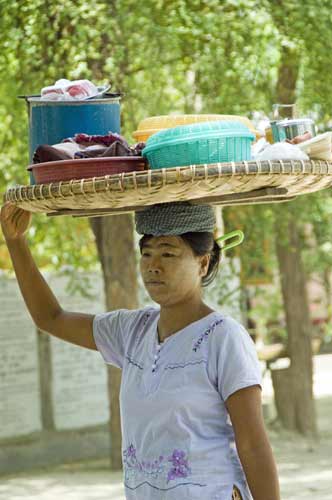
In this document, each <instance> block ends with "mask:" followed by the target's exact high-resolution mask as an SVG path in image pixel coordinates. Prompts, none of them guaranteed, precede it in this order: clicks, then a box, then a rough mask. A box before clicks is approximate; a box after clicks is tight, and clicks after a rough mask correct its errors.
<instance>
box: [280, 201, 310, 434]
mask: <svg viewBox="0 0 332 500" xmlns="http://www.w3.org/2000/svg"><path fill="white" fill-rule="evenodd" d="M279 208H280V210H278V215H279V218H278V219H279V220H277V221H276V251H277V256H278V261H279V270H280V278H281V289H282V296H283V302H284V309H285V314H286V324H287V332H288V352H289V356H290V360H291V364H290V367H289V368H288V369H287V370H282V372H283V373H281V372H279V373H278V371H277V372H276V373H275V374H273V373H272V380H273V385H274V390H275V400H276V407H277V411H278V416H279V418H280V420H281V421H282V423H283V424H284V426H285V427H286V428H289V429H293V430H297V431H299V432H301V433H302V434H307V435H314V434H316V419H315V408H314V400H313V384H312V375H313V364H312V347H311V322H310V315H309V306H308V297H307V289H306V277H305V272H304V268H303V263H302V259H301V243H300V237H299V230H298V227H297V221H296V216H295V214H294V213H293V212H292V211H291V210H289V209H288V207H279Z"/></svg>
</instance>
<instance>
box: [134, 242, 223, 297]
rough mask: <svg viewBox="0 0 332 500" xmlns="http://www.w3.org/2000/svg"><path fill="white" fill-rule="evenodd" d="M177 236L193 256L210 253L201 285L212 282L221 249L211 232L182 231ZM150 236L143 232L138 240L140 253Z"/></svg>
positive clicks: (216, 271) (216, 270) (204, 285)
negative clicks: (207, 266)
mask: <svg viewBox="0 0 332 500" xmlns="http://www.w3.org/2000/svg"><path fill="white" fill-rule="evenodd" d="M179 236H180V237H181V238H182V239H183V240H184V241H185V243H187V244H188V245H189V246H190V248H191V250H192V251H193V254H194V255H195V256H197V257H198V256H202V255H206V254H210V262H209V268H208V272H207V273H206V276H204V277H203V278H202V287H206V286H208V285H209V284H210V283H212V281H213V280H214V279H215V277H216V275H217V273H218V269H219V262H220V257H221V249H220V246H219V245H218V243H217V242H216V241H215V239H214V235H213V233H209V232H202V233H198V232H195V233H184V234H180V235H179ZM150 238H152V235H149V234H145V235H144V236H143V237H142V238H141V239H140V240H139V247H140V252H141V253H142V250H143V247H144V243H146V242H147V241H148V240H149V239H150Z"/></svg>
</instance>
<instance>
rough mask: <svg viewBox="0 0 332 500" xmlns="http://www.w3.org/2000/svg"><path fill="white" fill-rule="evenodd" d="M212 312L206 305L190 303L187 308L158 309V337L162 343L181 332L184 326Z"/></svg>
mask: <svg viewBox="0 0 332 500" xmlns="http://www.w3.org/2000/svg"><path fill="white" fill-rule="evenodd" d="M212 312H214V309H211V307H209V306H208V305H206V304H204V302H201V303H199V304H193V303H190V304H188V305H187V306H183V304H181V305H179V306H171V307H163V306H161V307H160V318H159V321H158V337H159V341H160V342H163V341H164V340H165V339H166V338H167V337H170V336H171V335H172V334H173V333H176V332H178V331H179V330H182V329H183V328H185V327H186V326H188V325H190V324H191V323H194V322H195V321H198V320H199V319H202V318H204V317H205V316H207V315H208V314H210V313H212Z"/></svg>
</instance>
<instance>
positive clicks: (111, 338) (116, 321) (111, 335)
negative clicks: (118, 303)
mask: <svg viewBox="0 0 332 500" xmlns="http://www.w3.org/2000/svg"><path fill="white" fill-rule="evenodd" d="M143 312H144V310H142V309H134V310H131V309H117V310H116V311H111V312H106V313H101V314H97V315H96V316H95V317H94V319H93V337H94V340H95V343H96V346H97V349H98V351H99V352H100V354H101V355H102V357H103V358H104V360H105V362H106V363H107V364H110V365H114V366H117V367H118V368H122V367H123V360H124V356H125V352H126V350H127V345H128V343H129V341H130V338H131V337H132V336H134V335H135V334H136V333H137V325H138V323H139V319H140V318H141V317H142V313H143Z"/></svg>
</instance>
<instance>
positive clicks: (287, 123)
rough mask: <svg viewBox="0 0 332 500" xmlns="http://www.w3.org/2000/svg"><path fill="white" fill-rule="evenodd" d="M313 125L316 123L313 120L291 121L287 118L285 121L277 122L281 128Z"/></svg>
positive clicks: (296, 119)
mask: <svg viewBox="0 0 332 500" xmlns="http://www.w3.org/2000/svg"><path fill="white" fill-rule="evenodd" d="M308 123H310V124H313V123H314V121H313V120H312V119H311V118H295V119H291V120H289V119H288V118H286V119H285V120H281V121H278V122H277V125H278V126H279V125H280V126H281V127H287V126H288V125H302V124H308Z"/></svg>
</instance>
